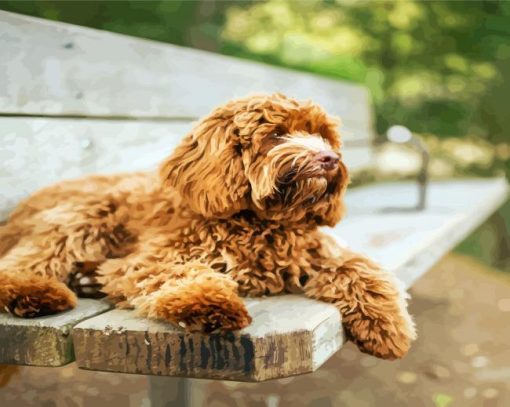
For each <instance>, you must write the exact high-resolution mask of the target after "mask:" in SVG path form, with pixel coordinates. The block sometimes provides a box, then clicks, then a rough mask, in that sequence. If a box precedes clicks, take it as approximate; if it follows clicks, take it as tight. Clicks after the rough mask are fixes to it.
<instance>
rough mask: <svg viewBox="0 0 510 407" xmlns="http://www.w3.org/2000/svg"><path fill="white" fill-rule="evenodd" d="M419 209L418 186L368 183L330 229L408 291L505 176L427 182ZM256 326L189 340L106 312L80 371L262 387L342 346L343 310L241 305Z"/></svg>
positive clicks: (86, 341)
mask: <svg viewBox="0 0 510 407" xmlns="http://www.w3.org/2000/svg"><path fill="white" fill-rule="evenodd" d="M429 192H430V195H429V198H430V199H429V205H428V207H427V209H426V210H424V211H421V212H408V211H403V212H402V211H401V212H391V211H390V212H389V211H387V208H390V207H398V206H402V207H404V208H405V207H408V208H409V207H411V206H412V205H413V204H415V199H416V197H417V195H416V185H415V184H413V183H409V182H405V183H396V184H384V185H373V186H367V187H362V188H359V189H354V190H352V191H350V192H349V193H348V196H347V205H348V208H350V209H351V212H350V214H349V215H348V216H347V218H346V220H345V221H344V222H343V223H342V224H340V225H339V226H338V227H337V228H334V229H332V230H330V231H329V232H330V233H332V234H333V236H334V237H335V238H337V239H339V241H340V242H341V243H347V244H348V245H349V246H350V247H353V248H355V249H357V250H360V251H362V252H365V253H366V254H367V255H369V256H370V257H372V258H374V259H376V260H377V261H379V262H380V263H381V264H382V265H383V266H385V267H386V268H387V269H389V270H392V271H393V272H395V273H396V274H397V276H398V277H399V278H400V279H402V280H404V282H405V283H406V285H407V286H409V285H410V284H411V283H412V282H413V281H414V280H415V279H416V278H418V277H419V276H420V275H421V274H423V273H424V272H425V271H426V270H427V269H428V268H429V267H430V266H431V264H432V263H434V262H435V261H437V260H438V259H439V258H440V257H441V256H442V255H444V254H446V253H447V252H448V251H450V249H451V248H452V247H453V246H454V245H455V244H457V243H458V242H459V240H460V239H462V238H464V237H465V236H467V234H469V232H471V231H472V230H473V229H474V228H475V227H476V226H477V225H479V224H480V223H482V222H483V221H484V220H485V219H486V218H487V217H488V216H489V215H490V213H492V212H493V211H494V210H495V209H496V208H497V207H498V206H499V205H501V204H502V203H503V202H504V200H505V199H506V197H507V194H508V186H507V183H506V181H505V180H503V179H496V180H456V181H449V182H436V183H433V184H432V185H431V186H430V191H429ZM246 302H247V304H248V308H249V311H250V313H251V314H252V316H253V323H252V325H251V326H249V327H248V328H246V329H243V330H241V331H239V332H236V333H232V334H229V335H226V336H220V335H211V336H207V335H199V334H185V333H184V332H183V331H182V330H180V329H176V328H173V327H170V326H169V325H167V324H164V323H159V322H153V321H148V320H145V319H140V318H136V317H135V316H134V315H133V312H132V311H118V310H115V311H111V312H108V313H105V314H102V315H100V316H99V317H96V318H92V319H89V320H87V321H85V322H83V323H81V324H79V325H78V326H77V327H75V329H74V331H73V335H74V341H75V349H76V354H77V363H78V366H80V367H82V368H86V369H94V370H106V371H116V372H124V373H142V374H153V375H169V376H185V377H203V378H215V379H227V380H248V381H261V380H266V379H270V378H276V377H285V376H289V375H293V374H300V373H305V372H310V371H314V370H316V369H317V368H318V367H319V366H320V365H321V364H322V363H324V362H325V361H326V360H327V359H328V358H329V357H330V356H331V355H333V354H334V353H335V352H336V351H337V350H338V349H339V347H340V346H341V344H342V340H343V339H342V336H341V334H342V330H341V326H340V319H339V314H338V313H337V311H336V310H335V309H334V308H332V307H331V306H330V305H328V304H324V303H319V302H315V301H312V300H309V299H306V298H304V297H300V296H281V297H269V298H264V299H255V300H254V299H247V300H246Z"/></svg>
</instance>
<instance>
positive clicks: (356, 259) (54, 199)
mask: <svg viewBox="0 0 510 407" xmlns="http://www.w3.org/2000/svg"><path fill="white" fill-rule="evenodd" d="M336 128H337V123H336V121H334V120H332V119H331V118H330V117H329V116H328V115H327V114H326V113H325V112H324V111H323V110H322V109H321V108H320V107H319V106H317V105H316V104H313V103H311V102H306V103H301V102H297V101H296V100H293V99H290V98H287V97H284V96H282V95H271V96H253V97H248V98H245V99H240V100H235V101H232V102H229V103H227V104H226V105H224V106H222V107H220V108H217V109H216V110H214V111H213V112H212V113H211V114H210V115H209V116H207V117H206V118H204V119H203V120H202V121H201V122H200V123H198V124H197V125H196V127H195V128H194V129H193V130H192V131H191V133H190V134H188V135H187V136H186V137H185V138H184V140H183V141H182V143H181V144H180V146H179V147H178V148H177V149H176V150H175V152H174V154H173V155H171V156H170V157H169V158H168V159H167V160H166V161H165V162H164V163H163V164H162V165H161V167H160V170H159V174H156V173H138V174H124V175H116V176H89V177H85V178H83V179H80V180H73V181H66V182H61V183H59V184H56V185H54V186H50V187H48V188H45V189H43V190H41V191H39V192H37V193H35V194H34V195H32V196H31V197H30V198H28V199H27V200H25V201H24V202H22V203H21V204H20V205H19V206H18V207H17V208H16V209H15V210H14V212H13V213H12V214H11V216H10V218H9V220H8V223H7V224H6V225H5V226H4V227H3V228H2V229H0V239H1V243H0V256H2V257H1V258H0V306H1V308H2V309H6V310H7V311H8V312H11V313H12V314H14V315H17V316H20V317H33V316H38V315H44V314H51V313H55V312H59V311H63V310H66V309H69V308H72V307H74V306H75V304H76V296H75V294H74V293H73V291H71V289H69V288H68V287H67V286H66V284H64V282H67V283H68V284H69V283H70V277H71V276H73V275H76V274H77V273H80V274H79V275H87V273H93V276H95V279H96V281H97V282H98V283H99V284H100V287H101V291H102V292H104V293H105V294H106V295H107V296H108V298H109V299H110V300H111V301H113V302H115V303H116V304H117V306H119V307H125V308H132V307H134V308H136V309H137V310H138V312H139V313H140V314H141V315H145V316H148V317H150V318H158V319H162V320H166V321H169V322H171V323H173V324H178V325H180V326H182V327H186V328H187V329H189V330H200V331H204V332H211V331H214V330H218V329H219V330H234V329H240V328H243V327H245V326H247V325H248V324H249V323H250V322H251V318H250V316H249V315H248V312H247V311H246V308H245V306H244V304H243V301H242V300H241V298H240V295H241V296H260V295H266V294H278V293H282V292H292V293H303V294H305V295H306V296H308V297H311V298H316V299H318V300H321V301H325V302H329V303H332V304H334V305H335V306H336V307H338V309H339V311H340V312H341V313H342V318H343V324H344V327H345V331H346V334H347V337H348V338H349V339H350V340H352V341H353V342H355V343H356V344H357V345H358V346H359V347H360V349H361V350H362V351H364V352H368V353H370V354H373V355H376V356H379V357H382V358H388V359H391V358H399V357H402V356H403V355H404V354H405V353H406V352H407V350H408V348H409V344H410V341H411V340H413V339H414V338H415V331H414V326H413V322H412V320H411V318H410V316H409V314H408V313H407V310H406V301H405V299H406V294H405V293H404V292H403V291H401V290H400V289H399V288H398V284H396V281H395V279H394V277H393V276H392V275H391V274H390V273H388V272H385V271H384V270H381V269H380V268H379V267H378V266H377V265H376V264H374V263H372V262H371V261H370V260H368V259H366V258H364V257H363V256H360V255H358V254H355V253H352V252H351V251H349V250H347V249H345V248H340V247H339V246H337V245H336V244H335V243H334V242H333V241H332V239H330V238H328V237H327V236H326V235H325V234H323V233H322V232H321V231H320V230H319V226H321V225H334V224H335V223H337V222H338V221H339V220H340V218H341V216H342V213H343V206H342V196H343V194H344V192H345V189H346V187H347V184H348V175H347V170H346V168H345V166H344V164H343V163H342V161H341V156H340V153H339V148H340V140H339V135H338V132H337V129H336ZM91 276H92V274H91ZM82 280H83V278H82ZM75 285H76V284H75V282H73V283H72V284H71V286H75ZM85 288H88V289H90V287H85ZM82 291H86V290H85V289H84V290H82Z"/></svg>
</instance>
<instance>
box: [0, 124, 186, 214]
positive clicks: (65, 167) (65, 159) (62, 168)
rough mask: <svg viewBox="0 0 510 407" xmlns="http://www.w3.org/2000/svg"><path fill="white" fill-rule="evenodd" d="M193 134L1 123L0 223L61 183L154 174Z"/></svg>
mask: <svg viewBox="0 0 510 407" xmlns="http://www.w3.org/2000/svg"><path fill="white" fill-rule="evenodd" d="M190 128H191V124H190V123H188V122H153V121H122V120H75V119H38V118H21V117H16V118H7V117H3V118H0V141H1V142H0V191H1V194H0V219H3V218H5V217H6V216H7V214H8V212H9V211H10V210H12V208H13V207H14V206H15V205H16V204H17V203H18V202H19V201H20V199H22V198H25V197H26V196H28V195H29V194H30V193H32V192H34V191H35V190H37V189H39V188H41V187H44V186H47V185H49V184H52V183H54V182H56V181H59V180H63V179H69V178H76V177H78V176H81V175H84V174H89V173H106V174H107V173H114V172H123V171H138V170H146V169H152V168H155V167H156V165H157V164H158V163H159V162H160V161H161V160H162V159H163V158H164V157H166V156H168V155H169V154H170V153H171V152H172V151H173V149H174V147H175V146H176V145H177V144H178V143H179V141H180V140H181V138H182V137H183V136H184V135H185V134H186V133H187V132H188V131H189V130H190Z"/></svg>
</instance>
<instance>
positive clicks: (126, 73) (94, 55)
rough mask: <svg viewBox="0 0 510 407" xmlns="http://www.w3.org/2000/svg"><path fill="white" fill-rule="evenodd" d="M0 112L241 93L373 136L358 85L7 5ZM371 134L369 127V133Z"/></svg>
mask: <svg viewBox="0 0 510 407" xmlns="http://www.w3.org/2000/svg"><path fill="white" fill-rule="evenodd" d="M0 32H2V35H1V36H0V55H2V56H5V58H6V61H9V63H4V64H1V65H0V113H12V114H29V115H81V116H121V117H157V118H161V117H193V118H196V117H200V116H202V115H204V114H207V113H208V112H209V111H210V110H211V109H212V108H213V107H215V106H217V105H219V104H221V103H224V102H225V101H226V100H229V99H231V98H233V97H240V96H245V95H247V94H249V93H253V92H257V93H260V92H275V91H279V92H283V93H285V94H287V95H289V96H294V97H297V98H303V99H309V98H310V97H313V99H314V101H316V102H318V103H321V104H322V105H323V106H324V107H325V108H326V109H327V110H328V111H329V112H330V113H332V114H335V115H338V116H340V117H342V118H343V119H344V121H345V123H346V125H348V127H350V128H355V129H361V130H362V131H361V132H360V134H356V137H357V138H371V137H372V132H371V130H370V129H371V128H372V126H371V123H372V114H371V111H370V98H369V94H368V91H367V90H366V89H365V88H363V87H362V86H359V85H354V84H349V83H345V82H341V81H336V80H331V79H326V78H322V77H319V76H316V75H310V74H306V73H299V72H295V71H291V70H288V69H282V68H276V67H271V66H268V65H264V64H260V63H255V62H249V61H243V60H241V59H237V58H232V57H226V56H221V55H216V54H213V53H209V52H204V51H199V50H193V49H187V48H183V47H178V46H175V45H169V44H163V43H158V42H155V41H148V40H143V39H139V38H133V37H128V36H125V35H120V34H114V33H110V32H106V31H100V30H94V29H90V28H84V27H79V26H73V25H70V24H65V23H58V22H53V21H48V20H42V19H37V18H33V17H28V16H22V15H17V14H12V13H8V12H0ZM361 133H363V134H361Z"/></svg>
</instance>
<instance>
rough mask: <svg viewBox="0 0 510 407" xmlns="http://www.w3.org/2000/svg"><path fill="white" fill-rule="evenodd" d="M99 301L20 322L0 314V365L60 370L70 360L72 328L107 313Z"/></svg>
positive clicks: (107, 306) (90, 301) (103, 303)
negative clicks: (87, 319) (44, 367)
mask: <svg viewBox="0 0 510 407" xmlns="http://www.w3.org/2000/svg"><path fill="white" fill-rule="evenodd" d="M109 308H110V305H109V304H107V303H105V302H102V301H94V300H85V299H82V300H79V301H78V306H77V307H76V308H75V309H73V310H71V311H68V312H64V313H62V314H59V315H54V316H48V317H39V318H33V319H21V318H16V317H13V316H11V315H9V314H4V313H0V364H17V365H31V366H62V365H65V364H67V363H70V362H72V361H73V360H74V352H73V342H72V335H71V331H72V328H73V326H74V325H75V324H76V323H78V322H80V321H83V320H84V319H86V318H90V317H92V316H94V315H97V314H100V313H102V312H105V311H107V310H108V309H109Z"/></svg>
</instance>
